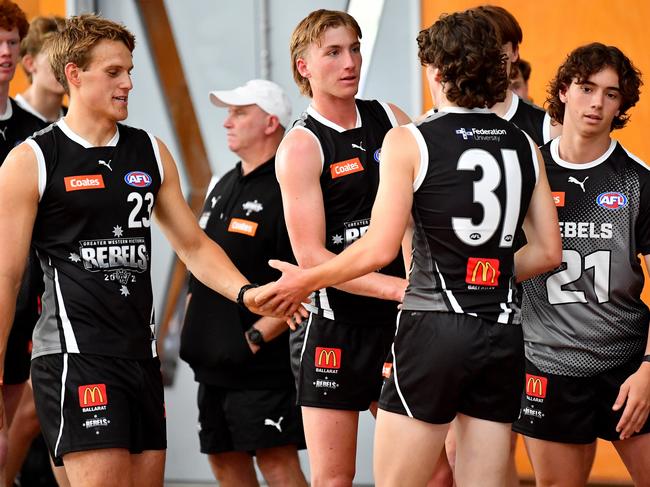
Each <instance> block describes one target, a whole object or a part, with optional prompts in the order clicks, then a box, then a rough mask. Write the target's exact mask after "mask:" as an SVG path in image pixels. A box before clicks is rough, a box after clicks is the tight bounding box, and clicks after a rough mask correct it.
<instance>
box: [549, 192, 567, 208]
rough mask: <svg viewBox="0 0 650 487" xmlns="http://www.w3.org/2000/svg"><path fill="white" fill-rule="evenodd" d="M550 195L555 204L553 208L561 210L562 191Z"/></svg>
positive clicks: (562, 202)
mask: <svg viewBox="0 0 650 487" xmlns="http://www.w3.org/2000/svg"><path fill="white" fill-rule="evenodd" d="M551 194H552V195H553V203H555V206H557V207H558V208H562V207H563V206H564V191H553V192H552V193H551Z"/></svg>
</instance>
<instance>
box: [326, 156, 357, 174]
mask: <svg viewBox="0 0 650 487" xmlns="http://www.w3.org/2000/svg"><path fill="white" fill-rule="evenodd" d="M360 171H363V166H362V165H361V161H360V160H359V158H358V157H355V158H354V159H348V160H347V161H341V162H335V163H334V164H332V165H330V174H331V175H332V179H336V178H340V177H342V176H347V175H348V174H353V173H355V172H360Z"/></svg>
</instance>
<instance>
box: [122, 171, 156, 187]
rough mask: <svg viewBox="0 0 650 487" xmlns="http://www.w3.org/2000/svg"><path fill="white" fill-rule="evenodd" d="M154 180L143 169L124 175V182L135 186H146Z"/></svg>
mask: <svg viewBox="0 0 650 487" xmlns="http://www.w3.org/2000/svg"><path fill="white" fill-rule="evenodd" d="M152 181H153V180H152V179H151V176H149V175H148V174H147V173H146V172H142V171H131V172H130V173H127V175H126V176H124V182H125V183H126V184H128V185H129V186H133V187H134V188H146V187H147V186H151V182H152Z"/></svg>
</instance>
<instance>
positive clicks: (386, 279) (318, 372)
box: [276, 10, 408, 486]
mask: <svg viewBox="0 0 650 487" xmlns="http://www.w3.org/2000/svg"><path fill="white" fill-rule="evenodd" d="M360 39H361V30H360V28H359V25H358V24H357V22H356V20H355V19H354V18H352V17H351V16H350V15H348V14H347V13H345V12H337V11H330V10H317V11H315V12H312V13H311V14H309V15H308V16H307V17H306V18H304V19H303V20H302V21H300V23H299V24H298V26H297V27H296V28H295V30H294V32H293V34H292V36H291V44H290V53H291V63H292V69H293V76H294V79H295V81H296V83H297V84H298V87H299V88H300V91H301V92H302V93H303V94H304V95H306V96H309V97H310V98H311V103H310V106H309V108H308V109H307V111H306V112H305V113H304V114H303V115H302V117H301V119H300V120H298V121H297V122H296V123H295V124H294V127H293V128H292V129H291V130H290V131H289V133H288V134H287V135H286V137H285V138H284V140H283V142H282V144H281V145H280V147H279V149H278V154H277V160H276V173H277V177H278V181H279V182H280V189H281V192H282V201H283V204H284V215H285V219H286V223H287V229H288V231H289V237H290V239H291V245H292V248H293V252H294V255H295V257H296V259H297V261H298V262H299V263H300V265H301V266H303V267H312V266H314V265H317V264H319V263H321V262H324V261H326V260H329V259H331V258H332V257H334V255H335V254H338V253H340V252H341V251H342V250H343V249H344V248H346V247H348V246H349V245H351V244H352V243H353V242H354V241H355V240H356V239H358V238H359V237H360V236H361V235H363V234H364V232H365V231H366V230H367V228H368V224H369V223H370V211H371V209H372V204H373V202H374V200H375V194H376V191H377V186H378V184H379V167H380V166H381V162H380V161H381V158H380V148H381V143H382V141H383V139H384V135H385V134H386V132H387V131H388V130H389V129H390V128H391V127H393V126H396V125H398V124H399V123H404V122H407V121H408V118H407V117H406V115H404V113H402V111H401V110H399V109H398V108H396V107H395V106H393V105H390V104H387V103H380V102H377V101H374V100H373V101H370V100H355V95H356V93H357V90H358V85H359V74H360V68H361V52H360V43H359V41H360ZM380 267H382V268H381V269H380V270H379V271H378V272H372V273H370V274H368V275H366V276H364V277H361V278H359V279H356V280H354V281H351V282H346V283H344V284H341V285H340V286H337V287H336V288H333V287H329V288H328V287H323V288H320V289H319V290H318V291H317V292H316V293H315V294H314V295H313V296H312V302H311V305H310V306H309V310H310V311H311V314H310V316H309V321H308V322H307V323H303V325H302V326H300V328H299V329H298V330H297V331H296V332H294V333H292V335H291V348H292V361H293V367H294V375H295V377H296V385H297V399H298V404H300V405H301V406H302V412H303V421H304V427H305V437H306V440H307V447H308V450H309V461H310V470H311V475H312V478H311V483H312V485H315V486H321V485H351V484H352V480H353V478H354V471H355V457H356V439H357V427H358V417H359V411H364V410H366V409H368V408H369V407H370V408H371V410H374V407H375V401H377V399H378V398H379V392H380V388H381V383H382V377H381V370H382V365H383V363H384V361H385V359H386V356H387V354H388V351H389V346H390V343H391V342H392V339H393V336H394V331H395V316H396V314H397V304H398V302H399V301H401V299H402V296H403V294H404V289H405V288H406V281H405V279H404V263H403V261H402V258H401V257H398V258H394V259H392V260H391V262H387V263H385V265H384V266H378V267H376V268H374V269H372V270H373V271H377V269H379V268H380Z"/></svg>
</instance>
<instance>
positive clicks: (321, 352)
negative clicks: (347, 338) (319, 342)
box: [314, 347, 341, 369]
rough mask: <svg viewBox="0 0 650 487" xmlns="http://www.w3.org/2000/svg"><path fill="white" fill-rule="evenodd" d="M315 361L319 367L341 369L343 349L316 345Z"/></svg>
mask: <svg viewBox="0 0 650 487" xmlns="http://www.w3.org/2000/svg"><path fill="white" fill-rule="evenodd" d="M314 363H315V364H316V367H318V368H319V369H340V368H341V349H340V348H324V347H316V354H315V356H314Z"/></svg>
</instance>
